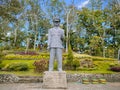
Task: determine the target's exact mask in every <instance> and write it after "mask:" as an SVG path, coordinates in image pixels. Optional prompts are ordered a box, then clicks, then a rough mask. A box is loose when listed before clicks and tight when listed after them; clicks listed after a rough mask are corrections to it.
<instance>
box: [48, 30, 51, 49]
mask: <svg viewBox="0 0 120 90" xmlns="http://www.w3.org/2000/svg"><path fill="white" fill-rule="evenodd" d="M50 42H51V32H50V29H49V30H48V49H49V48H50Z"/></svg>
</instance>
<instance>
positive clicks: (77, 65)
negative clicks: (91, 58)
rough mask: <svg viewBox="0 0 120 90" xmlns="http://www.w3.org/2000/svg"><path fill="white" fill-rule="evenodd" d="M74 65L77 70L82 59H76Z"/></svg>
mask: <svg viewBox="0 0 120 90" xmlns="http://www.w3.org/2000/svg"><path fill="white" fill-rule="evenodd" d="M72 67H73V70H76V69H77V68H78V67H80V61H79V60H77V59H74V60H73V61H72Z"/></svg>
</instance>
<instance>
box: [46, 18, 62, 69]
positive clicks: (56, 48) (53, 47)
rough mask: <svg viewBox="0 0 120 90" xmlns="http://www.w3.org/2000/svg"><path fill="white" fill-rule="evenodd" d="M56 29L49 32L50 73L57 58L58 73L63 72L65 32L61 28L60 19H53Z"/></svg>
mask: <svg viewBox="0 0 120 90" xmlns="http://www.w3.org/2000/svg"><path fill="white" fill-rule="evenodd" d="M53 24H54V27H53V28H51V29H49V30H48V49H49V51H50V60H49V71H53V67H54V65H53V63H54V59H55V57H56V59H57V61H58V71H62V49H63V39H64V30H63V29H61V28H60V27H59V25H60V19H59V18H58V17H55V18H53Z"/></svg>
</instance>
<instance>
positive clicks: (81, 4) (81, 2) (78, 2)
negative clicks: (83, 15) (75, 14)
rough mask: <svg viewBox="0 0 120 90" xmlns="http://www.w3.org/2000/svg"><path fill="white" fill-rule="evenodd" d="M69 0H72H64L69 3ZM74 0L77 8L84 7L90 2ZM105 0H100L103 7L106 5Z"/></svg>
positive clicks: (87, 0)
mask: <svg viewBox="0 0 120 90" xmlns="http://www.w3.org/2000/svg"><path fill="white" fill-rule="evenodd" d="M71 1H72V0H65V2H66V3H67V4H68V5H69V4H71ZM74 1H75V6H76V7H77V8H78V9H81V8H83V7H86V6H88V5H89V4H90V1H91V0H74ZM107 1H108V0H102V2H103V7H105V6H106V5H107Z"/></svg>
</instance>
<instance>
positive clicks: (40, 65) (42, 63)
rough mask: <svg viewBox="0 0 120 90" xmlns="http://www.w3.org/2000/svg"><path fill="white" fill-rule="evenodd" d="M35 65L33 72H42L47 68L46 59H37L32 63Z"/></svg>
mask: <svg viewBox="0 0 120 90" xmlns="http://www.w3.org/2000/svg"><path fill="white" fill-rule="evenodd" d="M33 65H34V66H35V69H34V70H35V72H38V73H42V72H44V71H45V70H47V68H48V61H47V60H45V59H41V60H39V61H35V62H34V64H33Z"/></svg>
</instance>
